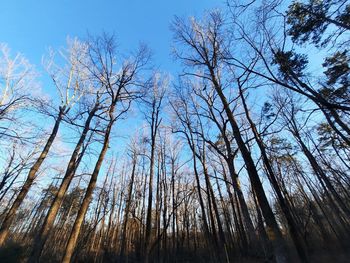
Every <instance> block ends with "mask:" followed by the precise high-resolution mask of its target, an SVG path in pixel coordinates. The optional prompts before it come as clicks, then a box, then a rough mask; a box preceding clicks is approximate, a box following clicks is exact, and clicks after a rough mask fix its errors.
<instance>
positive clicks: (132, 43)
mask: <svg viewBox="0 0 350 263" xmlns="http://www.w3.org/2000/svg"><path fill="white" fill-rule="evenodd" d="M223 3H224V0H173V1H170V0H169V1H166V0H128V1H127V0H114V1H113V0H2V1H1V4H0V25H1V26H0V42H5V43H8V45H9V47H10V48H11V49H12V50H13V51H14V52H17V51H19V52H21V53H23V54H24V55H25V56H26V57H27V58H28V59H29V60H30V61H31V62H32V63H33V64H36V65H37V67H38V69H40V64H41V57H42V55H43V54H45V52H46V50H47V48H48V47H49V46H52V47H54V48H55V47H60V46H63V45H64V44H65V41H66V37H67V36H71V37H74V36H77V37H84V36H86V33H87V32H89V33H91V34H98V33H100V32H103V31H105V32H111V33H115V34H116V36H117V39H118V41H119V43H120V45H121V47H122V48H125V47H131V48H132V47H136V46H137V45H138V43H139V42H140V41H142V42H145V43H147V44H148V45H149V46H150V48H151V49H152V50H153V51H154V55H155V61H154V62H155V64H156V65H158V66H160V68H161V69H163V70H172V69H173V67H172V64H171V59H170V56H169V53H170V46H171V38H172V34H171V32H170V30H169V24H170V22H171V20H172V19H173V17H174V15H179V16H190V15H201V14H202V13H203V11H204V10H208V9H211V8H216V7H220V6H222V5H223ZM125 49H127V48H125Z"/></svg>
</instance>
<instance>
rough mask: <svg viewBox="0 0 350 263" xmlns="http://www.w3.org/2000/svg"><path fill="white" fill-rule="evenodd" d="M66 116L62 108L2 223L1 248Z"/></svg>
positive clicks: (0, 229)
mask: <svg viewBox="0 0 350 263" xmlns="http://www.w3.org/2000/svg"><path fill="white" fill-rule="evenodd" d="M64 114H65V107H60V108H59V113H58V117H57V119H56V122H55V125H54V127H53V129H52V132H51V135H50V137H49V138H48V140H47V142H46V144H45V146H44V149H43V151H42V152H41V154H40V155H39V158H38V159H37V160H36V162H35V163H34V164H33V166H32V167H31V168H30V170H29V173H28V176H27V178H26V180H25V182H24V184H23V186H22V188H21V190H20V192H19V194H18V195H17V197H16V199H15V201H14V202H13V204H12V206H11V208H10V210H9V211H8V213H7V215H6V217H5V219H4V221H3V222H2V225H1V228H0V246H3V245H4V242H5V240H6V238H7V236H8V233H9V230H10V226H11V224H12V222H13V220H14V218H15V216H16V212H17V210H18V208H19V206H20V205H21V204H22V202H23V200H24V198H25V197H26V196H27V194H28V192H29V189H30V188H31V186H32V185H33V182H34V180H35V178H36V176H37V173H38V171H39V169H40V167H41V165H42V163H43V162H44V160H45V159H46V156H47V154H48V153H49V150H50V148H51V146H52V143H53V141H54V140H55V138H56V135H57V132H58V129H59V127H60V124H61V121H62V119H63V116H64Z"/></svg>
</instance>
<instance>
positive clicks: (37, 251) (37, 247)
mask: <svg viewBox="0 0 350 263" xmlns="http://www.w3.org/2000/svg"><path fill="white" fill-rule="evenodd" d="M98 106H99V104H98V103H96V104H95V105H94V107H93V108H92V110H91V111H90V112H89V116H88V118H87V119H86V121H85V125H84V129H83V131H82V134H81V135H80V138H79V141H78V143H77V144H76V146H75V149H74V151H73V153H72V155H71V158H70V160H69V163H68V166H67V169H66V173H65V175H64V177H63V180H62V182H61V185H60V187H59V189H58V192H57V193H56V195H55V198H54V200H53V203H52V204H51V206H50V209H49V212H48V213H47V215H46V217H45V221H44V224H43V226H42V228H41V229H40V232H39V234H38V235H37V237H36V238H35V242H34V247H33V250H32V253H31V255H30V258H29V260H28V262H33V263H34V262H38V261H39V258H40V256H41V254H42V251H43V248H44V245H45V242H46V240H47V238H48V235H49V232H50V230H51V229H52V226H53V224H54V222H55V219H56V216H57V213H58V210H59V208H60V206H61V204H62V201H63V198H64V195H65V194H66V192H67V190H68V187H69V185H70V183H71V182H72V179H73V177H74V174H75V172H76V170H77V168H78V166H79V163H80V160H81V159H82V158H81V157H82V156H80V157H79V152H80V149H81V148H82V147H83V144H84V141H85V139H86V136H87V134H88V132H89V129H90V123H91V120H92V118H93V117H94V116H95V113H96V111H97V110H98Z"/></svg>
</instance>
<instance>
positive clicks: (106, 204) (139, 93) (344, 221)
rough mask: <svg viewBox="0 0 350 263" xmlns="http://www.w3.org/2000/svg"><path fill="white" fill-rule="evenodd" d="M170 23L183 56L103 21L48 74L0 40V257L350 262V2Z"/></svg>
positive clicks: (49, 64) (56, 54) (231, 5)
mask: <svg viewBox="0 0 350 263" xmlns="http://www.w3.org/2000/svg"><path fill="white" fill-rule="evenodd" d="M170 28H171V29H170V30H172V33H173V54H172V55H171V56H172V58H173V59H174V61H173V63H177V64H178V65H179V67H180V70H179V72H164V71H162V69H159V67H157V65H154V63H153V61H152V53H153V52H155V51H151V50H150V49H149V48H148V47H147V46H145V45H140V47H139V48H138V49H136V50H126V51H125V50H120V48H119V46H118V43H117V42H116V40H115V39H116V38H115V37H114V36H112V35H109V34H107V33H106V34H102V35H99V36H94V35H89V36H87V37H86V38H85V39H69V40H68V41H67V46H65V47H62V48H61V49H59V50H50V51H48V53H47V54H44V59H43V65H44V67H45V69H46V77H47V78H49V79H50V80H51V81H50V82H48V84H47V85H45V86H44V87H42V88H41V89H40V87H39V86H40V85H39V84H38V83H39V81H38V78H39V76H38V74H37V72H36V70H35V68H34V66H33V65H32V64H30V62H29V61H28V60H27V59H26V58H25V57H24V56H23V55H21V54H20V53H18V54H16V53H13V52H11V50H10V47H8V46H7V45H6V44H1V45H0V85H1V93H0V151H1V154H0V155H1V156H0V157H1V159H0V204H1V206H0V224H1V228H0V262H4V263H5V262H30V263H33V262H130V263H131V262H145V263H148V262H238V263H239V262H277V263H285V262H348V261H347V260H348V257H349V256H350V254H349V251H350V174H349V170H350V169H349V168H350V155H349V153H350V125H349V124H350V103H349V102H350V89H349V83H350V77H349V73H350V66H349V62H350V54H349V50H348V49H349V43H350V42H349V39H350V38H349V32H350V4H349V2H347V1H344V0H305V1H300V0H297V1H295V2H281V1H274V2H273V1H270V2H264V1H257V2H255V1H250V2H242V1H237V2H236V1H228V2H227V3H226V4H225V8H223V9H222V10H211V11H210V10H209V11H208V12H206V13H205V14H202V16H201V17H196V18H194V17H191V18H187V17H175V18H174V19H173V21H172V22H171V25H170ZM118 41H121V42H122V39H120V40H118ZM135 123H139V124H140V125H138V126H137V127H138V128H136V129H134V128H131V127H135ZM125 130H126V131H127V136H125ZM122 131H123V132H124V134H123V132H122Z"/></svg>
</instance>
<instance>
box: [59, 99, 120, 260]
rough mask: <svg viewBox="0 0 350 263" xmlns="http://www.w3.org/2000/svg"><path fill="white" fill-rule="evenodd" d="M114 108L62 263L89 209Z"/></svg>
mask: <svg viewBox="0 0 350 263" xmlns="http://www.w3.org/2000/svg"><path fill="white" fill-rule="evenodd" d="M114 107H115V104H113V105H112V106H111V108H110V110H109V117H110V121H109V123H108V125H107V128H106V131H105V134H104V141H103V146H102V149H101V151H100V154H99V156H98V159H97V162H96V165H95V168H94V171H93V173H92V175H91V178H90V181H89V184H88V187H87V189H86V193H85V196H84V199H83V202H82V204H81V206H80V209H79V211H78V215H77V217H76V219H75V222H74V224H73V228H72V232H71V234H70V236H69V239H68V243H67V246H66V249H65V252H64V256H63V259H62V263H69V262H70V261H71V258H72V255H73V252H74V248H75V246H76V243H77V240H78V236H79V233H80V229H81V225H82V224H83V221H84V218H85V214H86V212H87V210H88V207H89V204H90V201H91V198H92V194H93V191H94V189H95V186H96V181H97V177H98V175H99V172H100V169H101V166H102V163H103V160H104V158H105V155H106V153H107V150H108V145H109V138H110V133H111V131H112V126H113V123H114V121H115V120H114V117H113V112H114Z"/></svg>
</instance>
